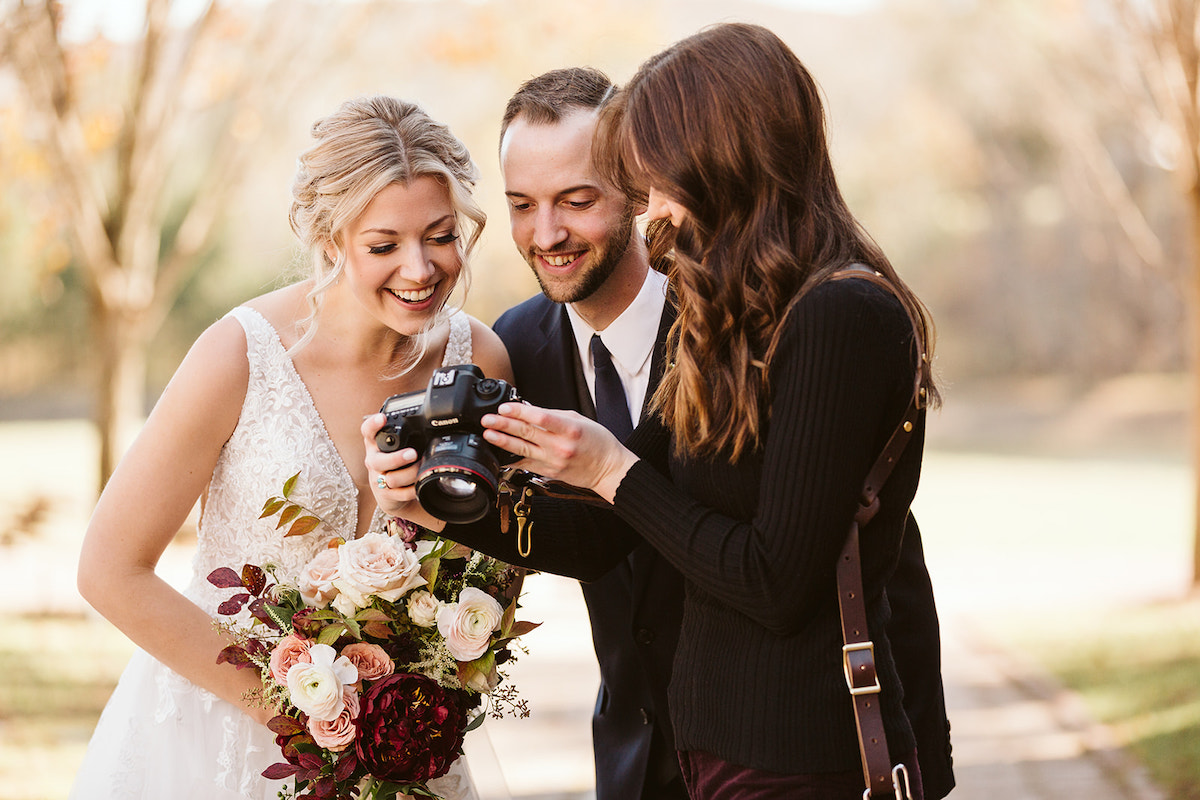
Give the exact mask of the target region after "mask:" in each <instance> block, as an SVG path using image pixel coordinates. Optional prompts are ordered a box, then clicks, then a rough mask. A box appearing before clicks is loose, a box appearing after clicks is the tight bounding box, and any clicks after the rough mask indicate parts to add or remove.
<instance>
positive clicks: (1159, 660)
mask: <svg viewBox="0 0 1200 800" xmlns="http://www.w3.org/2000/svg"><path fill="white" fill-rule="evenodd" d="M1001 633H1002V636H1003V637H1004V638H1005V639H1006V640H1007V641H1008V643H1009V644H1011V645H1013V646H1014V647H1015V648H1016V649H1017V650H1018V651H1020V652H1023V653H1024V654H1026V655H1028V656H1030V657H1031V658H1033V659H1034V660H1035V661H1036V662H1037V663H1039V664H1041V665H1042V666H1044V667H1046V668H1047V670H1049V671H1050V672H1051V673H1052V674H1053V675H1055V676H1056V677H1057V678H1058V679H1059V680H1060V681H1061V682H1062V683H1063V684H1064V685H1066V686H1067V687H1069V688H1071V689H1073V690H1074V691H1075V692H1077V693H1078V694H1079V695H1080V696H1081V697H1082V698H1083V701H1084V703H1085V704H1086V706H1087V708H1088V710H1089V711H1090V712H1091V713H1092V714H1093V715H1094V716H1095V718H1096V719H1098V720H1099V721H1101V722H1103V723H1105V724H1107V725H1108V726H1109V727H1110V728H1111V729H1112V731H1113V733H1114V734H1115V736H1116V738H1117V744H1120V745H1123V746H1125V747H1127V748H1128V749H1129V751H1130V752H1131V753H1132V754H1133V755H1134V756H1135V757H1137V758H1138V759H1139V760H1140V761H1141V762H1142V763H1143V764H1145V765H1146V767H1147V769H1148V770H1149V771H1150V774H1151V776H1152V777H1153V778H1154V780H1155V781H1156V782H1157V783H1158V785H1159V786H1161V787H1162V788H1163V789H1164V790H1165V791H1166V793H1167V796H1168V797H1170V798H1171V799H1172V800H1200V597H1194V598H1192V599H1189V600H1182V601H1177V602H1164V603H1155V604H1152V605H1142V606H1135V607H1130V608H1124V609H1118V610H1105V611H1103V612H1102V613H1096V614H1093V615H1091V616H1089V617H1084V616H1083V615H1080V614H1078V613H1077V612H1073V613H1070V614H1066V613H1064V614H1062V615H1061V616H1060V615H1056V614H1054V613H1053V612H1051V613H1039V614H1038V615H1037V616H1036V617H1035V616H1032V615H1031V616H1029V617H1027V618H1020V619H1015V620H1013V621H1012V622H1011V623H1010V624H1006V625H1005V627H1004V629H1003V630H1002V632H1001Z"/></svg>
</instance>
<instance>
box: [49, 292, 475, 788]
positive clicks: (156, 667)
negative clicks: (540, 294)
mask: <svg viewBox="0 0 1200 800" xmlns="http://www.w3.org/2000/svg"><path fill="white" fill-rule="evenodd" d="M230 314H231V315H232V316H233V317H235V318H236V319H237V320H238V321H239V322H241V324H242V327H243V328H244V329H245V331H246V340H247V348H246V350H247V356H248V357H249V362H250V381H249V385H248V386H247V389H246V400H245V404H244V405H243V406H242V413H241V417H240V419H239V421H238V425H237V428H236V429H235V430H234V432H233V435H232V436H231V437H230V439H229V441H228V442H227V443H226V445H225V447H224V449H223V450H222V452H221V455H220V458H219V460H218V461H217V466H216V469H215V470H213V476H212V482H211V483H210V485H209V492H208V498H207V501H206V503H205V505H204V509H203V514H202V515H201V519H200V526H199V541H198V546H197V550H196V554H195V558H194V561H193V574H192V578H191V582H190V583H189V585H188V587H187V588H186V590H185V591H184V593H185V594H186V595H187V597H188V598H189V599H191V600H192V601H193V602H194V603H196V604H197V605H198V606H200V607H201V608H203V609H205V611H207V612H208V613H209V614H210V615H211V614H215V613H216V609H217V606H218V605H219V604H220V603H221V602H222V601H223V600H225V599H228V597H229V595H230V591H229V590H228V589H218V588H216V587H214V586H212V585H211V584H209V583H208V581H207V580H206V578H207V576H208V575H209V573H211V572H212V571H213V570H214V569H217V568H218V567H231V568H233V569H235V570H240V569H241V566H242V565H243V564H246V563H252V564H264V563H271V564H276V565H278V566H279V567H280V568H281V574H293V575H294V574H299V571H300V568H301V567H303V566H304V565H305V564H306V563H307V562H308V561H309V559H310V558H311V557H312V556H313V555H315V554H316V553H317V552H318V551H319V550H321V549H323V548H324V547H325V546H326V542H327V541H328V540H329V539H332V538H333V537H335V536H338V535H341V536H343V537H344V538H347V539H349V538H352V537H353V536H354V533H355V530H356V529H357V517H358V503H357V490H356V489H355V486H354V483H353V481H352V479H351V477H350V474H349V472H348V471H347V470H346V466H345V464H344V463H343V462H342V458H341V456H340V455H339V454H338V451H337V449H336V448H335V447H334V444H333V441H332V440H331V439H330V438H329V434H328V432H327V431H326V429H325V425H324V423H323V422H322V420H321V416H320V414H319V413H318V411H317V408H316V406H315V405H314V404H313V400H312V397H311V396H310V395H309V393H308V389H307V387H306V386H305V385H304V382H303V381H302V380H301V379H300V375H299V374H298V373H297V372H296V369H295V366H294V365H293V364H292V361H291V359H290V358H288V356H287V354H286V353H285V351H284V348H283V345H282V344H281V342H280V340H279V337H278V335H277V334H276V332H275V329H274V328H272V327H271V325H270V323H269V322H267V320H266V319H265V318H263V317H262V316H261V315H260V314H259V313H258V312H257V311H254V310H253V309H250V308H248V307H245V306H243V307H239V308H235V309H234V310H233V311H231V312H230ZM470 361H471V331H470V323H469V320H468V319H467V317H466V315H465V314H461V313H458V314H455V315H454V316H452V317H451V336H450V340H449V343H448V345H447V347H446V353H445V356H444V359H443V363H444V364H446V365H450V364H464V363H469V362H470ZM297 471H299V472H300V478H299V480H298V481H297V483H296V486H295V489H294V491H293V493H292V495H291V497H292V499H293V500H295V501H296V502H298V503H300V504H301V505H303V506H305V507H306V508H309V509H311V510H313V511H314V512H315V513H316V514H317V515H318V516H319V517H320V518H321V519H322V520H323V521H324V522H325V523H327V524H326V526H324V527H323V528H322V529H321V530H322V531H324V533H323V535H321V534H313V535H307V536H295V537H289V538H284V537H283V536H282V532H280V531H277V530H276V529H275V521H274V520H271V519H268V520H260V519H258V516H259V513H260V511H261V510H262V506H263V503H264V502H265V501H266V499H267V498H268V497H271V496H274V495H277V494H279V492H280V490H281V489H282V487H283V483H284V481H286V480H287V479H288V477H290V476H291V475H293V474H295V473H296V472H297ZM375 516H376V519H375V520H374V522H373V524H372V530H376V529H378V528H379V527H380V526H381V525H382V518H381V517H380V514H379V511H378V510H376V512H375ZM216 655H217V654H216V653H214V654H213V658H214V659H215V658H216ZM230 669H232V667H230ZM474 735H475V733H472V734H471V736H474ZM476 752H478V750H476ZM488 752H490V749H489V750H488ZM282 760H283V759H282V757H281V755H280V751H279V748H278V747H277V746H276V744H275V739H274V734H272V733H271V732H270V731H269V730H267V728H266V727H264V726H262V725H261V724H259V723H257V722H255V721H254V720H252V719H251V718H250V717H248V716H246V715H245V714H243V713H242V712H241V710H239V709H238V708H237V707H235V706H233V705H232V704H230V703H228V702H226V701H224V700H221V699H220V698H218V697H217V696H215V695H214V694H212V693H211V692H209V691H207V690H205V689H202V688H200V687H198V686H196V685H194V684H192V683H191V682H189V681H188V680H186V679H184V678H183V677H181V676H180V675H178V674H177V673H175V672H173V671H171V670H170V669H168V668H167V667H165V666H163V665H162V664H160V663H159V662H158V661H156V660H154V659H153V658H151V657H150V656H149V655H147V654H146V653H145V652H143V651H141V650H138V651H137V652H136V653H135V654H134V656H133V658H132V659H131V660H130V663H129V665H128V666H127V667H126V669H125V672H124V673H123V674H122V676H121V679H120V682H119V683H118V685H117V688H116V689H115V690H114V692H113V694H112V697H111V698H110V699H109V701H108V705H107V706H106V707H105V709H104V713H103V714H102V715H101V717H100V721H99V723H98V724H97V726H96V730H95V733H94V734H93V736H92V740H91V742H90V743H89V745H88V749H87V754H86V756H85V758H84V761H83V766H82V767H81V768H80V771H79V773H78V775H77V777H76V780H75V786H74V789H73V790H72V792H71V795H70V797H71V800H133V799H134V798H136V799H137V800H150V799H151V798H153V800H160V799H162V798H171V800H191V799H194V800H243V799H249V800H267V799H269V798H270V799H273V798H275V797H276V795H277V793H278V791H279V789H280V788H281V787H283V786H284V785H285V784H286V783H290V781H289V782H284V781H269V780H267V779H265V778H263V777H262V771H263V770H264V769H266V768H267V767H268V766H270V765H271V764H274V763H276V762H279V761H282ZM464 760H465V759H462V758H460V759H459V760H458V761H457V762H456V763H455V766H454V768H453V769H452V770H451V772H450V773H449V774H448V775H446V776H444V777H442V778H439V779H437V780H435V781H433V782H432V783H431V786H430V788H431V789H433V790H434V791H437V792H438V793H439V794H442V795H444V796H445V797H447V798H450V800H478V798H479V797H480V795H479V793H478V792H477V791H476V789H475V787H474V785H473V783H472V780H471V777H470V772H469V770H468V769H467V767H466V765H465V764H464V763H463V762H464ZM489 796H490V795H489Z"/></svg>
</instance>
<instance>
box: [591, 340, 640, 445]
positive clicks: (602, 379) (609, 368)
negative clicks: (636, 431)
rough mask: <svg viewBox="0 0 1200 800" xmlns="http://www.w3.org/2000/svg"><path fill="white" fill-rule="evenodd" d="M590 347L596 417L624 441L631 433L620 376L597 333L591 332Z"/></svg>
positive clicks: (627, 405) (626, 401) (627, 408)
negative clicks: (594, 369)
mask: <svg viewBox="0 0 1200 800" xmlns="http://www.w3.org/2000/svg"><path fill="white" fill-rule="evenodd" d="M591 348H592V363H593V364H594V365H595V367H596V419H597V420H599V421H600V424H601V425H603V426H604V427H606V428H608V429H609V430H610V431H612V434H613V435H614V436H616V437H617V438H618V439H619V440H621V441H622V442H624V441H625V439H626V438H628V436H629V434H631V433H633V423H632V421H631V420H630V418H629V401H628V400H626V399H625V387H624V386H622V385H621V376H620V375H618V374H617V368H616V367H615V366H613V362H612V356H611V355H610V354H609V352H608V348H607V347H605V346H604V342H602V341H600V335H599V334H597V333H593V334H592V343H591Z"/></svg>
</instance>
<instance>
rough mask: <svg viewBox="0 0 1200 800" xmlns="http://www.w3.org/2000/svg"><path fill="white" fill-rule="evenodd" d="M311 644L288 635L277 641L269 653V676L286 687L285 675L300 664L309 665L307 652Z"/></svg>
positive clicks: (295, 636)
mask: <svg viewBox="0 0 1200 800" xmlns="http://www.w3.org/2000/svg"><path fill="white" fill-rule="evenodd" d="M310 647H312V642H311V641H309V640H308V639H304V638H302V637H300V636H297V635H296V634H294V633H289V634H288V635H287V636H285V637H283V638H282V639H280V640H279V644H277V645H275V649H274V650H272V651H271V676H272V677H273V678H275V681H276V682H277V683H280V684H282V685H284V686H287V675H288V672H289V671H290V670H291V668H292V667H293V666H295V665H296V664H300V663H311V661H312V659H310V658H309V657H308V650H309V648H310Z"/></svg>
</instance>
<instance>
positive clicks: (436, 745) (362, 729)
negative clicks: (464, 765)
mask: <svg viewBox="0 0 1200 800" xmlns="http://www.w3.org/2000/svg"><path fill="white" fill-rule="evenodd" d="M356 724H357V725H358V729H359V733H358V739H357V740H356V743H355V747H356V750H357V752H358V758H359V761H360V762H361V764H362V766H363V767H365V768H366V770H367V772H369V773H370V774H371V775H374V776H375V777H376V778H378V779H381V780H388V781H394V782H396V783H417V782H424V781H428V780H432V779H433V778H437V777H440V776H442V775H445V774H446V772H448V771H449V769H450V765H451V764H452V763H453V762H454V759H456V758H458V756H459V754H460V752H461V751H462V743H463V733H464V730H465V728H466V726H467V718H466V714H465V713H464V712H463V710H462V704H461V703H460V702H459V699H458V697H457V696H456V695H455V694H454V693H453V692H452V691H450V690H447V689H444V688H443V687H441V686H439V685H438V684H437V683H436V682H435V681H433V680H431V679H430V678H426V677H425V676H424V675H413V674H411V673H399V674H395V675H390V676H388V677H386V678H383V679H382V680H380V681H377V682H376V683H375V684H373V685H372V686H371V688H370V689H368V690H367V691H366V692H365V693H364V694H363V696H362V703H361V710H360V712H359V715H358V719H357V720H356Z"/></svg>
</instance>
